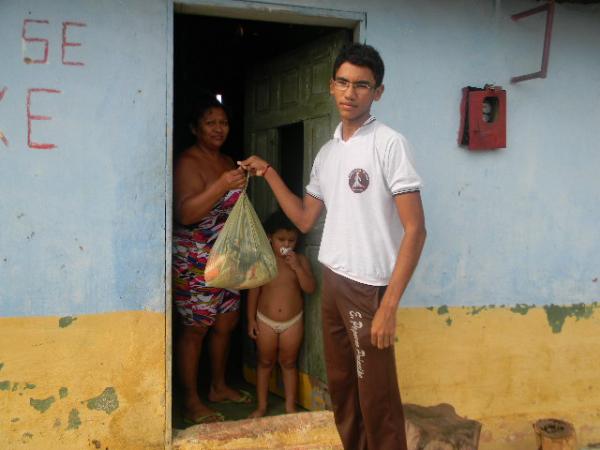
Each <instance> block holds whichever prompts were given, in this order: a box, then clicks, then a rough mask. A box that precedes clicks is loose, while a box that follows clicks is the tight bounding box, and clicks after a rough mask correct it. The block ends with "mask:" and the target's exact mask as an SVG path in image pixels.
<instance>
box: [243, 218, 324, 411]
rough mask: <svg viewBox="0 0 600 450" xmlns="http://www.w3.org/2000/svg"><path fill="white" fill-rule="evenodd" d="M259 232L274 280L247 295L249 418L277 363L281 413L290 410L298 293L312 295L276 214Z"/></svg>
mask: <svg viewBox="0 0 600 450" xmlns="http://www.w3.org/2000/svg"><path fill="white" fill-rule="evenodd" d="M265 231H266V232H267V235H268V236H269V240H270V242H271V246H272V247H273V251H274V252H275V256H276V260H277V269H278V275H277V277H276V278H275V279H273V280H272V281H270V282H269V283H267V284H266V285H264V286H261V287H258V288H254V289H250V291H249V292H248V335H249V336H250V337H251V338H252V339H254V340H256V346H257V349H258V361H257V362H258V363H257V370H256V377H257V381H256V392H257V398H258V406H257V409H256V410H255V411H254V412H253V413H252V414H250V416H249V417H262V416H264V415H265V413H266V411H267V396H268V390H269V378H270V375H271V370H272V369H273V367H274V366H275V362H276V361H278V362H279V365H280V366H281V372H282V375H283V386H284V390H285V410H286V412H288V413H290V412H295V411H296V396H297V392H296V391H297V388H298V370H297V368H296V359H297V358H298V351H299V350H300V344H301V343H302V335H303V333H304V324H303V320H302V309H303V306H302V303H303V296H302V294H303V292H304V293H307V294H311V293H313V292H314V290H315V286H316V283H315V279H314V277H313V274H312V271H311V269H310V264H309V262H308V259H307V258H306V257H305V256H304V255H301V254H299V253H296V252H295V248H296V244H297V242H298V237H299V234H300V232H299V231H298V229H297V228H296V227H295V226H294V225H293V224H292V223H291V222H290V220H289V219H288V218H287V217H286V216H285V215H284V214H283V213H282V212H280V211H278V212H276V213H274V214H272V215H271V216H270V217H269V219H268V220H267V222H266V223H265Z"/></svg>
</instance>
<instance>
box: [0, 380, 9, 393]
mask: <svg viewBox="0 0 600 450" xmlns="http://www.w3.org/2000/svg"><path fill="white" fill-rule="evenodd" d="M9 389H10V381H8V380H4V381H0V391H8V390H9Z"/></svg>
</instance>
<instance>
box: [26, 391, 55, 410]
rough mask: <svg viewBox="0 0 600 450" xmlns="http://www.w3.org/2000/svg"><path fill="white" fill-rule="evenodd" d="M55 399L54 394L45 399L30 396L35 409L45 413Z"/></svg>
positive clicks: (30, 402) (30, 401)
mask: <svg viewBox="0 0 600 450" xmlns="http://www.w3.org/2000/svg"><path fill="white" fill-rule="evenodd" d="M55 401H56V399H55V398H54V396H53V395H52V396H50V397H48V398H44V399H35V398H30V399H29V404H30V405H31V406H33V408H34V409H37V410H38V411H39V412H41V413H44V412H46V411H47V410H48V408H50V406H52V403H54V402H55Z"/></svg>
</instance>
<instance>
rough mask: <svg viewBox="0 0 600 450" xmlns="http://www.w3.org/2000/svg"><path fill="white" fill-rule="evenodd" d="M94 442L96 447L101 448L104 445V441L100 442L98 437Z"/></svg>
mask: <svg viewBox="0 0 600 450" xmlns="http://www.w3.org/2000/svg"><path fill="white" fill-rule="evenodd" d="M92 444H94V447H96V448H101V447H102V442H100V441H99V440H98V439H94V440H93V441H92Z"/></svg>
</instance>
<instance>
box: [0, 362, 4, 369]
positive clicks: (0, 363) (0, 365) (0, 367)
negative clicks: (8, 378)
mask: <svg viewBox="0 0 600 450" xmlns="http://www.w3.org/2000/svg"><path fill="white" fill-rule="evenodd" d="M3 367H4V363H3V362H0V370H2V368H3Z"/></svg>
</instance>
